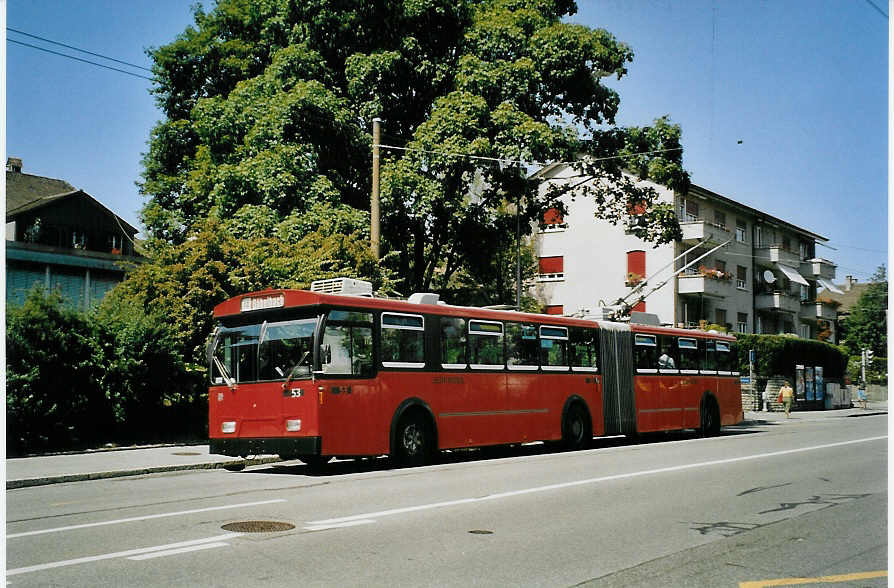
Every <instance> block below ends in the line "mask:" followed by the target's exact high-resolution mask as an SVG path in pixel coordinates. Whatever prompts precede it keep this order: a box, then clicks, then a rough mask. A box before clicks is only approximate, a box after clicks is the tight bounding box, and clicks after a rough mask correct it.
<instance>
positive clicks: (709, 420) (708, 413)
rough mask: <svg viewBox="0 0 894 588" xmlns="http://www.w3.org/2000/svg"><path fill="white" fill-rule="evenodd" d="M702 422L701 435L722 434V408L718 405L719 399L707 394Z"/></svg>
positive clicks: (714, 435)
mask: <svg viewBox="0 0 894 588" xmlns="http://www.w3.org/2000/svg"><path fill="white" fill-rule="evenodd" d="M700 422H701V427H700V428H699V434H700V436H702V437H716V436H717V435H719V434H720V409H719V407H718V406H717V400H716V399H715V398H714V397H713V396H711V395H708V396H705V399H704V401H702V409H701V419H700Z"/></svg>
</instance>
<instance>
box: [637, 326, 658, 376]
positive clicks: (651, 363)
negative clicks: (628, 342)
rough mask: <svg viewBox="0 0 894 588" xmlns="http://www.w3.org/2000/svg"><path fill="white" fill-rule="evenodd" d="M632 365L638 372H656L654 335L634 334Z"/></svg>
mask: <svg viewBox="0 0 894 588" xmlns="http://www.w3.org/2000/svg"><path fill="white" fill-rule="evenodd" d="M633 363H634V366H635V367H636V371H638V372H639V371H644V370H645V371H649V372H652V371H657V370H658V343H657V340H656V337H655V335H641V334H639V333H637V334H634V336H633Z"/></svg>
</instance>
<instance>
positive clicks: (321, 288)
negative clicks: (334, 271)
mask: <svg viewBox="0 0 894 588" xmlns="http://www.w3.org/2000/svg"><path fill="white" fill-rule="evenodd" d="M310 291H311V292H319V293H320V294H341V295H343V296H370V297H371V296H372V295H373V287H372V283H371V282H367V281H366V280H355V279H354V278H331V279H328V280H314V281H313V282H311V283H310Z"/></svg>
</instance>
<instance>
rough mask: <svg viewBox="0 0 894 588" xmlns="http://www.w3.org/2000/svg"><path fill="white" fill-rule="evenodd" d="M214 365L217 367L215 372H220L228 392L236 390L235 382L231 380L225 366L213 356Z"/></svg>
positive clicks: (231, 377)
mask: <svg viewBox="0 0 894 588" xmlns="http://www.w3.org/2000/svg"><path fill="white" fill-rule="evenodd" d="M213 359H214V365H215V366H217V370H218V371H219V372H220V375H221V376H223V379H224V381H225V382H226V383H227V386H228V387H229V388H230V390H235V389H236V380H234V379H233V376H231V375H230V372H229V371H228V370H227V366H225V365H224V364H223V362H222V361H221V360H220V358H218V357H217V356H216V355H215V356H213Z"/></svg>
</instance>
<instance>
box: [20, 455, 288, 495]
mask: <svg viewBox="0 0 894 588" xmlns="http://www.w3.org/2000/svg"><path fill="white" fill-rule="evenodd" d="M277 461H281V460H280V459H279V458H278V457H277V456H275V455H265V456H257V457H253V458H251V459H242V458H238V457H230V456H227V455H215V454H212V453H210V452H209V449H208V445H207V444H205V445H176V446H175V445H171V446H149V447H136V448H121V449H101V450H96V451H89V452H84V453H71V454H65V455H45V456H39V457H18V458H10V459H7V460H6V489H7V490H10V489H13V488H26V487H28V486H44V485H46V484H60V483H63V482H80V481H83V480H98V479H102V478H117V477H121V476H139V475H143V474H155V473H158V472H173V471H178V470H208V469H215V468H224V467H233V466H240V465H244V466H250V465H258V464H263V463H271V462H277Z"/></svg>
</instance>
